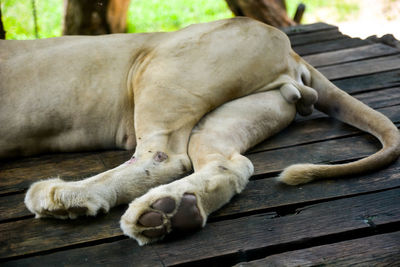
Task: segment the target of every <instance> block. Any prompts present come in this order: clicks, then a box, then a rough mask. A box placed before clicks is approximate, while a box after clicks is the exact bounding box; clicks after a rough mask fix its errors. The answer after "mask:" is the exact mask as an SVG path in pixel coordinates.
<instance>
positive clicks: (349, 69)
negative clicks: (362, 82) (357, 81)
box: [318, 55, 400, 80]
mask: <svg viewBox="0 0 400 267" xmlns="http://www.w3.org/2000/svg"><path fill="white" fill-rule="evenodd" d="M399 67H400V55H392V56H387V57H379V58H374V59H367V60H362V61H356V62H349V63H344V64H340V65H334V66H327V67H321V68H318V70H319V71H320V72H321V73H322V74H324V75H325V77H327V78H328V79H330V80H333V79H343V78H346V77H351V76H357V75H365V74H371V73H375V72H381V71H387V70H392V69H398V68H399Z"/></svg>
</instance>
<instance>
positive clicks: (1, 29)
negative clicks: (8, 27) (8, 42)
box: [0, 7, 6, 39]
mask: <svg viewBox="0 0 400 267" xmlns="http://www.w3.org/2000/svg"><path fill="white" fill-rule="evenodd" d="M0 39H6V31H5V30H4V26H3V20H2V18H1V7H0Z"/></svg>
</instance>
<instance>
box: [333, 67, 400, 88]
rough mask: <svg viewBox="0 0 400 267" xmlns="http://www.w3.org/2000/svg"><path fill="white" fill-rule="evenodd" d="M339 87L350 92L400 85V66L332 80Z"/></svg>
mask: <svg viewBox="0 0 400 267" xmlns="http://www.w3.org/2000/svg"><path fill="white" fill-rule="evenodd" d="M332 82H333V83H334V84H335V85H336V86H337V87H339V88H340V89H342V90H345V91H346V92H348V93H350V94H354V93H360V92H365V91H368V90H376V89H381V88H388V87H399V86H400V67H399V69H396V70H390V71H386V72H377V73H373V74H367V75H363V76H357V77H350V78H343V79H337V80H334V81H332Z"/></svg>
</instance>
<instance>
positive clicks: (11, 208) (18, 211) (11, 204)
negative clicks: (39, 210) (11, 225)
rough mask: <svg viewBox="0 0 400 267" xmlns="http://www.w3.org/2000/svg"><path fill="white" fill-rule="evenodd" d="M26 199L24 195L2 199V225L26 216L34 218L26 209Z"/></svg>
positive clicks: (0, 204) (0, 202)
mask: <svg viewBox="0 0 400 267" xmlns="http://www.w3.org/2000/svg"><path fill="white" fill-rule="evenodd" d="M24 197H25V194H23V193H20V194H15V195H9V196H3V197H0V223H1V222H3V221H6V220H12V219H14V220H15V219H18V218H22V217H26V216H32V217H33V215H32V214H31V213H30V212H29V210H28V209H27V208H26V207H25V204H24Z"/></svg>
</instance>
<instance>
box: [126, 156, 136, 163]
mask: <svg viewBox="0 0 400 267" xmlns="http://www.w3.org/2000/svg"><path fill="white" fill-rule="evenodd" d="M136 161H137V158H135V156H132V158H130V159H129V160H128V161H127V162H125V163H126V164H132V163H135V162H136Z"/></svg>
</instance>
